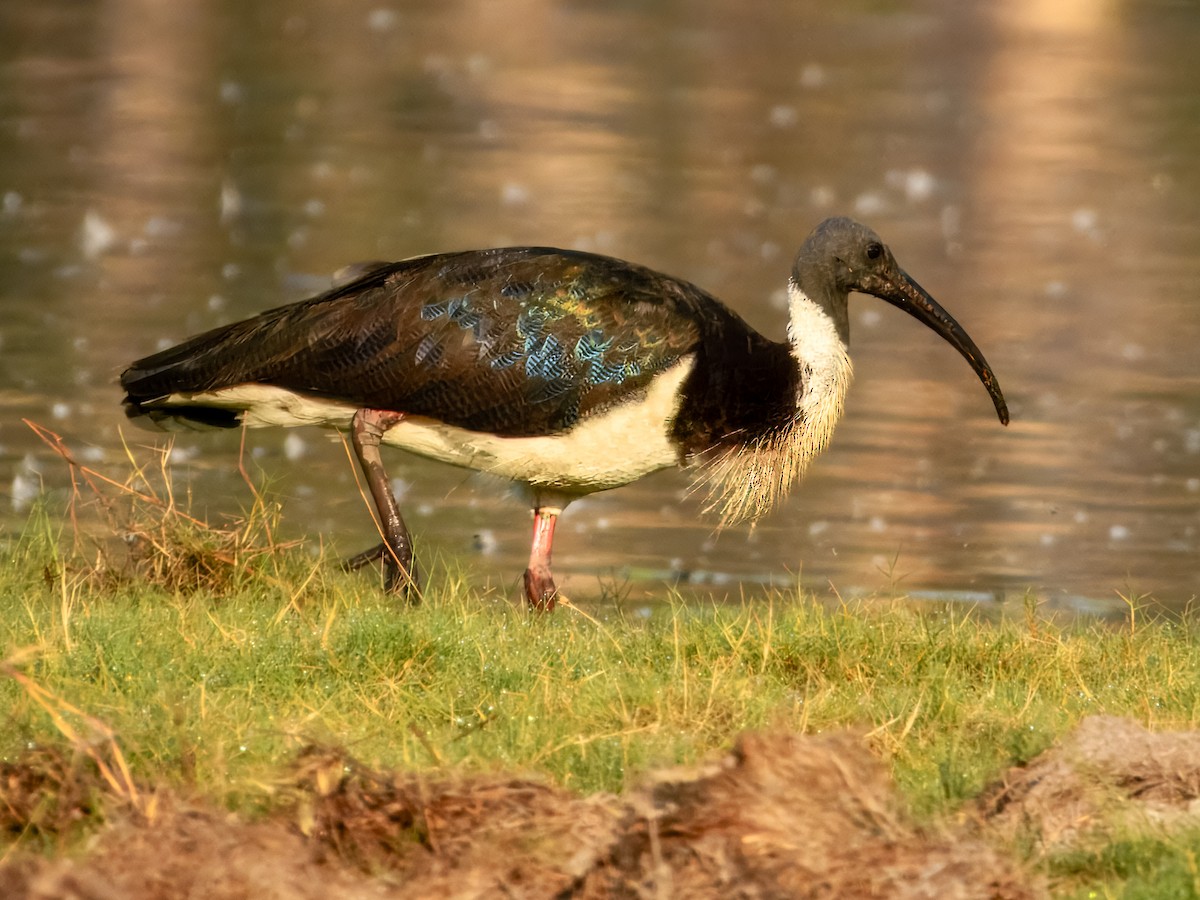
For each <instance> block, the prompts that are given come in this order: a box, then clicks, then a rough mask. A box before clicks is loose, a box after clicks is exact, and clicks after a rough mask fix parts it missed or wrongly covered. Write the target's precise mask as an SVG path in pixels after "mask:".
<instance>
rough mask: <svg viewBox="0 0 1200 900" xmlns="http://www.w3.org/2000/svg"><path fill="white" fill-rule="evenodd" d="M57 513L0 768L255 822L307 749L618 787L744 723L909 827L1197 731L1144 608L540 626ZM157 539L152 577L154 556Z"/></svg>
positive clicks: (1195, 696) (1080, 865) (29, 568)
mask: <svg viewBox="0 0 1200 900" xmlns="http://www.w3.org/2000/svg"><path fill="white" fill-rule="evenodd" d="M164 521H165V520H164ZM171 521H172V522H174V524H173V525H172V527H177V526H179V523H178V521H177V520H176V519H175V518H172V520H171ZM54 522H55V518H54V517H46V516H42V517H35V519H34V521H33V523H32V524H31V526H30V527H29V528H28V529H27V531H26V533H25V534H24V535H22V536H20V537H18V538H14V539H13V540H12V541H11V542H10V543H9V545H8V546H7V548H5V549H4V550H3V551H0V554H2V559H0V650H2V651H3V652H4V654H5V655H6V656H7V657H8V660H7V662H6V663H5V669H4V672H5V675H6V676H7V677H3V678H0V709H3V710H4V717H5V718H4V721H5V725H4V727H3V729H0V752H2V753H3V756H4V758H5V759H7V760H14V759H17V758H19V757H20V756H21V754H22V753H25V752H27V751H28V749H29V748H30V747H68V748H72V750H73V752H75V753H77V754H78V753H84V754H87V755H88V756H90V757H91V758H93V759H94V760H96V761H97V762H98V763H99V764H100V765H101V766H102V768H104V769H106V771H107V772H108V775H106V776H105V777H107V778H108V779H109V781H110V782H111V784H112V785H113V786H114V789H115V790H117V791H136V790H138V788H137V787H136V786H137V785H142V786H145V785H167V786H171V787H173V788H175V789H177V790H180V791H182V792H185V793H187V794H189V795H200V796H204V797H207V798H211V799H212V800H214V801H215V802H216V803H218V804H220V805H222V806H226V807H229V808H232V809H235V810H240V811H243V812H248V813H253V812H254V811H256V810H263V809H268V808H270V807H271V806H272V804H273V803H274V802H275V786H276V785H277V783H278V774H279V772H280V770H281V769H283V768H284V767H286V766H287V765H288V764H289V763H290V761H292V760H293V759H294V757H295V755H296V753H297V751H298V750H299V749H300V748H301V747H303V746H305V745H307V744H310V743H313V742H316V743H320V744H335V745H338V746H342V747H345V748H347V749H348V750H349V752H351V753H352V754H353V755H354V756H355V757H356V758H358V759H360V760H363V761H364V762H367V763H369V764H370V765H372V766H375V767H382V768H389V769H391V768H399V769H405V770H415V771H430V770H437V771H445V770H447V769H450V770H454V771H469V772H480V771H482V772H490V771H497V770H503V771H507V772H518V773H536V774H538V775H540V776H542V777H545V778H548V779H550V780H551V781H553V782H554V783H557V784H559V785H562V786H565V787H568V788H571V789H573V790H576V791H580V792H592V791H598V790H606V791H618V790H621V789H622V788H624V787H625V786H626V785H627V784H628V783H630V782H631V781H633V780H636V779H637V778H638V776H639V775H641V774H642V773H644V772H646V771H647V770H649V769H651V768H652V767H656V766H663V765H672V764H676V763H689V762H694V761H697V760H700V759H703V758H706V757H709V756H711V754H713V752H714V751H717V750H722V749H726V748H728V747H729V746H730V744H731V742H732V741H733V739H734V737H735V736H736V735H737V734H738V733H739V732H742V731H745V730H747V729H775V730H783V731H788V732H808V733H814V732H824V731H829V730H834V729H841V728H845V727H852V728H856V729H860V730H861V731H863V732H865V733H866V734H867V740H868V742H869V744H870V746H871V747H872V748H873V750H874V752H875V753H876V754H877V755H879V756H880V757H882V758H883V759H884V760H886V761H887V763H888V764H889V765H890V767H891V770H892V772H893V773H894V777H895V779H896V782H897V783H898V785H899V787H900V789H901V791H902V793H903V795H904V797H905V799H906V802H907V803H908V805H909V807H910V808H911V809H912V810H913V811H914V812H915V813H916V815H917V816H918V817H921V818H925V819H928V820H931V821H938V820H945V819H947V818H951V817H953V815H954V814H955V811H956V810H957V809H959V807H960V806H961V805H962V804H963V802H964V801H965V800H967V799H968V798H971V797H973V796H975V795H976V794H978V793H979V792H980V791H981V790H982V789H983V788H984V787H985V785H987V784H988V783H989V782H991V781H993V780H994V779H995V778H996V777H997V776H998V775H999V774H1000V773H1002V772H1003V771H1004V770H1005V769H1006V768H1007V767H1009V766H1012V765H1015V764H1021V763H1024V762H1026V761H1028V760H1029V759H1031V758H1032V757H1034V756H1035V755H1036V754H1038V753H1039V752H1041V751H1043V750H1044V749H1046V748H1047V747H1049V746H1050V745H1051V744H1052V743H1053V742H1055V741H1056V740H1057V739H1058V738H1060V737H1061V736H1062V735H1064V734H1065V733H1067V732H1068V731H1069V730H1070V729H1071V728H1072V727H1073V726H1074V725H1075V724H1076V723H1078V722H1079V721H1080V720H1081V719H1082V718H1083V717H1085V716H1088V715H1093V714H1098V713H1104V714H1110V715H1120V716H1130V717H1132V718H1134V719H1136V720H1138V721H1139V722H1142V723H1144V724H1147V725H1149V726H1150V727H1151V728H1152V729H1174V728H1179V729H1188V728H1194V727H1196V724H1197V722H1198V721H1200V652H1198V646H1197V637H1198V634H1197V629H1196V626H1195V625H1194V623H1192V622H1191V621H1190V620H1185V621H1174V622H1165V621H1143V618H1142V615H1141V611H1140V610H1138V609H1136V607H1133V606H1131V610H1130V616H1129V617H1128V618H1127V619H1126V621H1124V622H1123V623H1120V624H1101V623H1088V622H1070V623H1064V624H1057V623H1054V622H1051V621H1047V620H1045V619H1043V618H1042V617H1041V616H1039V615H1038V612H1037V610H1036V609H1035V608H1032V607H1031V608H1030V609H1028V610H1027V615H1026V616H1025V617H1024V618H1020V619H1015V620H1004V621H998V622H990V621H982V620H981V619H980V617H978V616H976V615H974V614H972V612H971V611H970V610H967V609H963V608H944V607H943V608H931V607H928V606H917V605H910V604H905V603H903V602H895V601H889V602H863V603H856V604H854V605H841V604H836V603H835V604H829V603H818V602H815V601H814V600H813V598H810V597H804V596H798V595H787V594H779V595H777V596H775V597H774V598H772V599H771V600H769V601H767V602H756V603H754V604H752V605H751V604H747V605H740V606H739V605H721V606H715V605H710V606H699V605H696V604H689V605H687V606H685V605H683V604H681V603H679V602H677V601H673V600H672V599H671V598H670V596H669V595H667V594H666V593H665V592H664V601H663V602H662V603H661V604H660V605H658V606H657V607H655V608H654V609H653V610H652V611H651V612H650V613H649V614H648V615H647V614H646V613H645V611H644V610H640V611H633V610H627V609H622V608H620V607H613V606H609V607H588V606H582V607H571V606H568V607H567V608H564V609H561V610H560V611H559V612H557V613H555V614H553V615H548V616H546V615H532V614H530V613H528V612H527V611H526V610H525V609H523V608H522V607H521V606H519V605H518V604H516V603H515V602H514V601H513V600H512V599H510V598H508V597H503V596H498V595H496V594H483V595H480V594H479V593H477V592H473V591H472V590H470V589H468V588H466V587H464V586H463V584H462V580H461V579H460V578H457V577H456V576H455V574H454V573H453V572H447V571H435V572H433V573H432V575H431V577H430V579H429V580H430V590H429V593H428V596H427V597H426V599H425V602H424V604H423V605H421V606H419V607H417V608H406V607H404V606H402V605H400V604H398V603H397V602H396V601H394V600H392V599H390V598H387V597H385V596H383V595H382V594H381V593H380V592H379V591H378V589H377V586H376V584H375V583H373V581H372V579H371V578H369V577H367V576H365V575H347V574H342V573H340V572H339V571H337V569H336V567H335V566H333V565H331V564H329V563H328V562H327V561H323V560H314V559H312V558H311V557H309V556H306V555H305V554H303V553H301V552H300V551H298V550H295V549H291V550H289V549H286V548H285V549H281V550H273V551H272V552H270V553H267V552H263V551H262V547H261V546H260V545H256V544H255V543H254V541H253V540H250V539H249V538H248V537H247V535H250V536H251V537H252V536H253V534H255V533H257V534H258V535H259V537H261V536H262V535H263V534H266V533H267V532H269V528H268V527H267V526H266V525H263V524H262V523H260V526H261V527H260V530H259V532H255V531H254V529H253V528H251V529H246V528H244V527H243V528H241V529H240V530H239V531H238V532H237V533H236V534H234V536H233V537H232V538H231V537H230V534H233V533H222V534H223V536H222V534H216V535H214V534H213V533H211V532H209V531H207V530H205V529H203V528H201V527H199V526H196V525H195V524H194V523H192V524H189V523H186V522H185V523H184V525H183V526H180V527H182V528H183V530H182V531H180V532H178V533H173V534H172V535H167V534H166V533H165V532H164V531H163V530H162V527H161V523H160V527H159V530H158V531H155V532H153V533H152V534H141V535H140V536H134V537H132V538H131V537H129V535H126V537H125V542H124V543H125V544H126V545H127V546H126V552H128V553H130V554H131V558H132V557H137V558H138V559H137V560H136V564H135V565H125V566H118V565H115V564H114V563H113V560H112V558H110V557H109V556H107V555H106V554H108V553H110V552H111V551H104V552H101V551H97V550H96V549H95V548H94V547H91V545H85V546H84V547H83V548H77V549H66V550H64V549H63V548H64V547H70V546H71V544H72V542H71V541H70V540H69V539H66V538H64V536H63V535H61V534H59V533H56V526H55V524H54ZM150 537H153V539H154V540H152V541H149V544H148V545H147V546H148V547H149V549H148V550H146V549H143V550H141V551H136V552H135V551H130V550H129V548H128V545H130V544H136V543H138V542H139V541H141V542H145V541H147V540H149V538H150ZM168 539H170V540H172V541H174V542H175V543H174V544H173V545H172V547H171V549H170V550H169V552H168V553H167V558H168V562H167V563H164V562H163V557H162V556H161V555H160V554H158V550H156V549H155V548H156V547H157V544H156V543H155V542H156V541H166V540H168ZM230 540H232V541H233V544H232V545H231V544H230V543H229V542H230ZM239 542H240V543H239ZM267 543H269V541H268V542H267ZM181 547H182V548H184V549H180V548H181ZM89 548H90V549H89ZM159 549H163V548H159ZM97 560H102V562H97ZM147 560H149V562H148V561H147ZM214 560H215V561H214ZM1197 849H1200V841H1193V839H1192V838H1191V837H1188V836H1186V835H1184V836H1179V835H1174V836H1171V837H1164V838H1162V839H1149V838H1146V837H1145V836H1138V837H1136V838H1135V837H1130V838H1129V840H1122V841H1119V842H1116V843H1113V844H1111V845H1105V846H1102V847H1098V848H1095V850H1094V851H1093V850H1089V851H1086V852H1082V851H1073V852H1072V853H1070V854H1058V855H1056V856H1053V857H1051V858H1048V859H1042V860H1039V861H1038V863H1037V864H1038V865H1039V866H1040V867H1042V868H1043V870H1044V871H1046V872H1047V873H1048V874H1050V875H1051V876H1052V877H1053V878H1055V879H1056V882H1055V883H1056V884H1058V886H1059V888H1060V889H1061V890H1062V891H1063V892H1064V893H1067V894H1071V893H1074V892H1081V895H1087V893H1088V892H1089V891H1095V890H1098V889H1099V890H1102V891H1103V892H1104V893H1105V894H1108V895H1113V896H1117V895H1120V891H1121V890H1125V891H1126V895H1127V896H1159V894H1156V893H1153V892H1150V893H1138V892H1139V891H1141V890H1142V887H1143V886H1144V885H1153V884H1158V883H1161V879H1162V878H1164V877H1167V876H1166V875H1164V873H1165V872H1171V873H1174V874H1173V875H1171V877H1172V878H1174V879H1176V880H1177V881H1180V880H1181V881H1180V883H1182V884H1185V885H1187V884H1195V883H1197V882H1200V878H1194V877H1193V876H1194V874H1195V873H1194V872H1193V869H1194V868H1195V866H1194V862H1195V858H1196V856H1195V851H1196V850H1197ZM1014 852H1018V853H1019V852H1021V848H1019V847H1018V848H1015V851H1014ZM1189 861H1190V862H1189ZM1098 885H1099V886H1100V887H1099V888H1098V887H1097V886H1098Z"/></svg>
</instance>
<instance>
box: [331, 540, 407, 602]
mask: <svg viewBox="0 0 1200 900" xmlns="http://www.w3.org/2000/svg"><path fill="white" fill-rule="evenodd" d="M380 562H382V563H383V570H384V582H383V586H384V590H385V591H387V592H388V593H389V594H399V595H401V596H402V597H404V599H405V600H406V601H407V602H408V603H410V604H412V605H414V606H415V605H416V604H418V603H420V602H421V579H420V575H419V574H418V572H417V562H416V560H415V559H413V558H412V555H411V554H410V555H409V556H408V558H407V559H401V560H400V561H397V559H396V555H395V554H394V553H393V552H392V551H391V550H390V549H389V548H388V545H387V544H377V545H375V546H374V547H372V548H371V549H369V550H364V551H363V552H362V553H356V554H355V555H354V556H351V557H350V558H349V559H346V560H343V561H342V571H343V572H356V571H358V570H359V569H363V568H366V567H367V566H373V565H377V564H378V563H380Z"/></svg>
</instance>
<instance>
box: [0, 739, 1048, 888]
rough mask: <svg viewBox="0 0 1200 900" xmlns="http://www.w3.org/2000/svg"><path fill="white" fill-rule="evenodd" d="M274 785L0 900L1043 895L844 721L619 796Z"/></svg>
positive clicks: (16, 881) (22, 866)
mask: <svg viewBox="0 0 1200 900" xmlns="http://www.w3.org/2000/svg"><path fill="white" fill-rule="evenodd" d="M50 780H53V779H50ZM291 780H292V790H294V793H295V802H294V803H293V804H292V805H291V806H290V807H289V808H288V809H287V810H286V811H283V812H279V813H277V814H275V815H274V816H272V817H270V818H269V819H267V820H265V821H259V822H252V823H251V822H245V821H240V820H238V819H236V818H234V817H231V816H229V815H227V814H224V813H221V812H217V811H214V810H212V809H209V808H204V807H202V806H197V805H195V804H186V803H183V802H182V801H180V800H178V799H177V798H173V797H170V796H166V795H162V796H159V797H157V798H156V800H155V802H154V803H153V805H152V807H150V808H149V809H150V811H149V812H148V813H146V814H143V815H134V814H132V813H128V812H127V813H124V814H121V815H119V816H117V817H116V818H115V820H114V821H111V822H109V823H107V824H105V825H104V826H103V827H101V828H100V829H99V831H98V833H97V835H96V837H95V838H94V839H93V840H92V841H91V842H90V844H89V845H88V847H87V848H86V850H85V851H84V853H83V854H82V856H81V857H80V858H61V859H50V860H48V859H46V858H44V857H42V856H33V855H24V856H19V857H18V858H17V859H10V860H8V861H7V862H6V864H5V865H4V866H3V867H2V868H0V896H3V897H6V898H12V900H49V898H71V900H113V898H118V897H120V898H131V900H141V898H152V897H153V898H163V897H204V898H209V900H226V898H228V900H233V898H244V897H251V896H252V897H256V898H257V897H263V898H276V900H306V898H316V897H328V896H339V897H345V898H360V897H361V898H374V897H407V898H411V897H428V898H440V897H454V898H469V897H493V896H494V897H523V898H542V897H545V898H551V897H560V898H566V897H576V898H602V897H629V898H642V897H645V898H661V897H696V898H702V897H714V898H715V897H722V898H724V897H742V898H774V897H779V898H783V897H797V898H802V897H813V898H816V897H822V898H825V897H864V898H865V897H880V896H887V897H893V898H918V897H922V898H924V897H930V898H932V897H938V898H971V897H980V898H985V897H986V898H1025V897H1038V896H1042V895H1043V892H1042V890H1041V888H1040V887H1039V885H1038V884H1037V883H1036V881H1035V880H1034V879H1033V878H1032V877H1031V876H1030V875H1029V874H1028V873H1027V872H1025V871H1023V870H1022V868H1021V867H1020V866H1019V865H1018V864H1017V863H1015V862H1014V861H1013V860H1011V859H1008V858H1006V857H1004V856H1003V855H1002V854H1001V853H999V852H997V851H996V850H995V849H993V847H992V846H991V845H989V844H988V843H987V842H985V841H984V840H983V839H982V838H981V837H965V836H964V835H962V834H951V833H938V832H935V831H932V830H930V829H924V828H920V827H918V826H917V825H915V824H914V823H913V822H912V821H911V820H910V819H909V818H908V817H907V816H906V815H905V814H904V813H903V811H902V809H901V804H900V803H899V801H898V799H897V797H896V794H895V791H894V788H893V787H892V785H891V782H890V779H889V776H888V775H887V772H886V770H885V768H884V766H883V765H882V764H881V763H880V762H879V761H878V760H876V759H875V758H874V757H873V756H872V755H871V754H870V752H869V751H868V750H867V749H866V748H865V747H864V745H863V743H862V740H861V738H860V737H859V736H858V735H855V734H851V733H840V734H834V735H829V736H795V735H779V734H774V735H763V734H748V735H744V736H743V737H742V738H741V739H740V740H739V741H738V743H737V745H736V747H735V748H734V750H733V751H732V752H730V753H729V754H727V755H726V756H725V757H724V758H722V759H720V760H719V761H717V762H715V763H713V764H711V765H709V766H706V767H703V768H699V769H694V770H687V771H682V770H681V771H670V772H665V773H660V774H658V775H657V776H654V777H653V778H651V779H649V780H647V781H646V782H645V783H644V784H642V785H641V786H639V787H638V788H636V789H634V790H631V791H629V792H628V793H627V794H625V795H622V796H620V797H614V796H608V795H600V796H594V797H587V798H581V797H578V796H575V795H573V794H570V793H567V792H565V791H562V790H559V789H557V788H554V787H551V786H548V785H546V784H542V783H539V782H536V781H529V780H521V779H504V778H471V779H453V780H437V779H430V778H424V777H422V778H418V777H415V776H412V775H408V774H403V773H386V772H377V771H373V770H370V769H367V768H364V767H362V766H361V765H359V764H358V763H356V762H355V761H354V760H352V759H350V758H349V757H347V756H345V755H343V754H340V753H337V752H334V751H329V750H318V749H312V750H309V751H307V752H306V753H305V754H302V755H301V757H300V758H299V759H298V760H297V763H296V767H295V771H294V773H293V776H292V779H291ZM38 781H39V779H38V778H37V777H34V776H31V775H30V774H29V772H28V771H26V772H22V771H19V770H18V768H17V767H12V766H10V767H9V770H8V771H7V772H6V773H4V778H3V784H4V785H5V787H4V790H5V793H6V797H5V804H4V805H5V808H6V809H7V810H8V813H9V815H8V818H7V820H6V821H5V822H4V824H5V826H6V827H7V828H8V829H9V831H10V834H11V833H12V831H13V829H15V828H19V827H21V821H20V820H21V818H22V812H21V811H22V810H24V812H25V816H26V818H27V819H28V816H29V815H30V814H32V813H33V811H34V809H33V807H31V806H30V803H31V802H32V799H33V792H36V791H38V790H41V789H42V788H44V787H45V784H39V783H38ZM76 793H78V791H76ZM42 802H43V812H45V809H44V802H45V801H44V800H43V801H42ZM62 813H63V815H64V816H65V819H64V820H63V823H61V824H65V823H66V822H67V821H69V820H70V819H71V818H72V817H75V818H78V817H80V816H84V815H86V814H87V813H88V808H87V806H86V804H81V802H80V801H79V799H78V797H75V798H72V799H70V802H69V803H67V804H66V805H64V807H63V810H62ZM31 821H32V819H29V820H28V821H27V822H26V824H25V826H24V827H26V828H28V827H33V826H31V825H30V822H31ZM38 827H43V828H44V829H45V830H46V831H47V832H49V831H50V830H52V827H51V825H50V824H49V823H48V822H47V823H43V825H42V826H38Z"/></svg>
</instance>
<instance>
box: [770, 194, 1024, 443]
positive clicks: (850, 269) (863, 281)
mask: <svg viewBox="0 0 1200 900" xmlns="http://www.w3.org/2000/svg"><path fill="white" fill-rule="evenodd" d="M792 280H793V282H794V283H795V284H796V286H797V287H799V289H800V290H801V291H802V292H804V294H805V295H806V296H808V297H809V298H810V299H811V300H813V301H814V302H816V303H817V304H818V305H820V306H821V307H822V308H823V309H825V311H826V313H828V314H829V315H830V316H831V317H832V318H833V319H834V321H835V322H836V323H838V327H839V329H840V330H842V331H843V332H845V331H846V330H848V328H847V327H846V325H845V321H846V307H847V297H848V295H849V294H850V292H851V291H858V292H859V293H863V294H871V295H872V296H875V297H878V298H879V299H880V300H886V301H887V302H888V303H891V304H892V305H893V306H897V307H899V308H900V309H902V310H904V311H905V312H906V313H908V314H909V315H910V316H913V317H914V318H916V319H918V320H919V321H921V322H923V323H924V324H925V325H927V326H928V327H929V328H931V329H933V330H934V331H936V332H937V333H938V334H939V335H941V337H942V338H943V339H944V340H945V341H947V342H948V343H949V344H950V345H951V346H953V347H954V349H956V350H957V351H958V352H959V353H961V354H962V355H963V357H964V358H965V359H966V360H967V362H969V363H970V364H971V368H972V369H974V370H975V374H976V375H978V376H979V380H980V381H981V382H983V386H984V387H985V388H987V391H988V394H989V395H990V396H991V398H992V403H993V405H994V406H995V407H996V415H997V416H999V418H1000V421H1001V422H1002V423H1003V424H1005V425H1007V424H1008V405H1007V404H1006V403H1005V400H1004V395H1003V394H1002V393H1001V392H1000V385H999V384H998V383H997V381H996V376H995V373H993V372H992V369H991V366H989V365H988V364H987V360H986V359H984V358H983V353H981V352H980V350H979V348H978V347H977V346H975V342H974V341H973V340H971V337H970V335H968V334H967V332H966V331H965V330H964V329H963V327H962V326H961V325H959V324H958V322H956V321H955V320H954V317H953V316H951V315H950V313H948V312H946V310H944V309H943V308H942V307H941V305H940V304H939V303H938V302H937V301H936V300H934V299H933V297H931V296H930V295H929V293H928V292H927V291H926V290H925V289H924V288H923V287H921V286H920V285H919V284H917V282H916V281H914V280H913V278H912V277H911V276H910V275H909V274H908V273H907V272H905V271H904V270H903V269H902V268H900V266H899V264H897V262H896V258H895V257H894V256H892V251H891V250H889V249H888V247H887V244H885V243H884V242H883V241H882V240H881V239H880V237H879V235H878V234H876V233H875V232H874V231H873V230H872V229H870V228H868V227H867V226H866V225H863V224H861V223H859V222H855V221H854V220H853V219H848V218H845V217H837V218H832V219H826V220H825V221H824V222H822V223H821V224H820V225H818V226H817V227H816V228H814V229H813V231H812V234H810V235H809V236H808V238H807V240H805V242H804V245H803V246H802V247H801V248H800V252H799V253H797V254H796V262H795V265H794V266H793V267H792Z"/></svg>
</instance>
